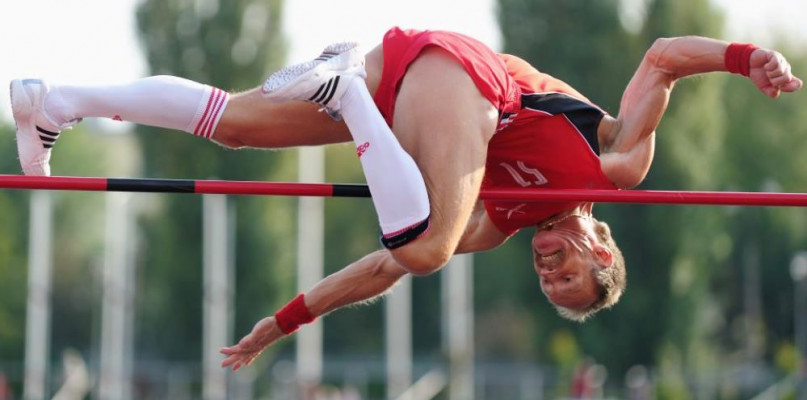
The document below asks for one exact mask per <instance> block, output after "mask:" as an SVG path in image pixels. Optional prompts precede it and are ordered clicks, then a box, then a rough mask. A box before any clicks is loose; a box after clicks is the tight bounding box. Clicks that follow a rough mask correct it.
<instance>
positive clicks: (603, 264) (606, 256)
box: [593, 243, 614, 268]
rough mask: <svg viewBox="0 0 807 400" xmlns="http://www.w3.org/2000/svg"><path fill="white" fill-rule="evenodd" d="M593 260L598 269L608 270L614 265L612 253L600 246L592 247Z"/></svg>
mask: <svg viewBox="0 0 807 400" xmlns="http://www.w3.org/2000/svg"><path fill="white" fill-rule="evenodd" d="M593 253H594V260H595V262H596V263H597V266H599V267H600V268H608V267H610V266H612V265H614V253H611V250H610V249H609V248H607V247H605V246H603V245H601V244H599V243H598V244H595V245H594V252H593Z"/></svg>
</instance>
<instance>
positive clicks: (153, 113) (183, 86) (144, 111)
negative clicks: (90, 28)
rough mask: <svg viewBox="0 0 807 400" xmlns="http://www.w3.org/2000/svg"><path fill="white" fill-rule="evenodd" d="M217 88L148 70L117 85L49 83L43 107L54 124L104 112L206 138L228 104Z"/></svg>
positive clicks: (209, 135)
mask: <svg viewBox="0 0 807 400" xmlns="http://www.w3.org/2000/svg"><path fill="white" fill-rule="evenodd" d="M228 100H229V94H228V93H227V92H225V91H223V90H221V89H218V88H215V87H212V86H208V85H203V84H201V83H198V82H194V81H191V80H187V79H183V78H178V77H174V76H165V75H162V76H152V77H149V78H143V79H138V80H135V81H133V82H130V83H126V84H120V85H91V86H74V85H59V84H51V85H50V91H49V92H48V95H47V97H46V98H45V104H44V108H45V113H46V115H47V116H48V118H49V119H51V120H52V122H53V123H55V124H56V125H57V126H60V125H62V124H64V123H67V122H69V121H73V120H76V119H79V118H86V117H102V118H110V119H115V120H122V121H129V122H134V123H137V124H141V125H150V126H157V127H161V128H169V129H175V130H181V131H185V132H188V133H191V134H193V135H196V136H200V137H204V138H207V139H209V138H210V137H211V135H212V134H213V131H215V128H216V125H217V124H218V122H219V119H220V118H221V115H222V114H223V113H224V108H225V107H226V106H227V101H228Z"/></svg>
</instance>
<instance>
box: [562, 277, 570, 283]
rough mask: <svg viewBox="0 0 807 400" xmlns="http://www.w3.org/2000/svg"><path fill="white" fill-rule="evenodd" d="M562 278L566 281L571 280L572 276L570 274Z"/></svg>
mask: <svg viewBox="0 0 807 400" xmlns="http://www.w3.org/2000/svg"><path fill="white" fill-rule="evenodd" d="M563 280H564V281H566V282H571V281H572V277H571V276H567V277H564V278H563Z"/></svg>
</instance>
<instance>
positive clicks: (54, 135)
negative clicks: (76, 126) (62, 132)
mask: <svg viewBox="0 0 807 400" xmlns="http://www.w3.org/2000/svg"><path fill="white" fill-rule="evenodd" d="M36 130H38V131H39V133H44V134H46V135H48V136H53V137H54V138H56V137H58V136H59V132H51V131H49V130H46V129H42V127H40V126H39V125H37V126H36Z"/></svg>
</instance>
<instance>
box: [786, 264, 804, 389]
mask: <svg viewBox="0 0 807 400" xmlns="http://www.w3.org/2000/svg"><path fill="white" fill-rule="evenodd" d="M790 276H791V277H792V278H793V285H794V292H793V298H794V304H793V318H794V321H793V322H794V335H795V337H796V340H795V342H796V348H797V349H798V352H799V365H798V369H797V370H796V399H798V400H807V251H800V252H798V253H796V254H795V255H794V256H793V259H792V260H791V261H790Z"/></svg>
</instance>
